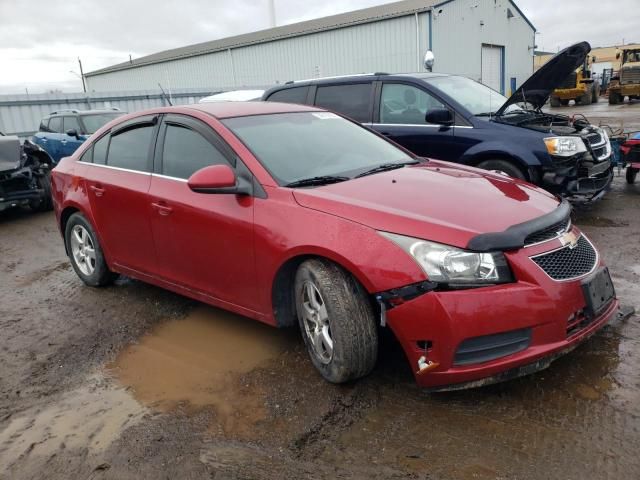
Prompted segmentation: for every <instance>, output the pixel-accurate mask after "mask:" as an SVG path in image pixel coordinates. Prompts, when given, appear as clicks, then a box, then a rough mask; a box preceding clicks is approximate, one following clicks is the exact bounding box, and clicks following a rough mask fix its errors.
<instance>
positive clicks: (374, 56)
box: [87, 13, 429, 91]
mask: <svg viewBox="0 0 640 480" xmlns="http://www.w3.org/2000/svg"><path fill="white" fill-rule="evenodd" d="M427 19H428V14H426V13H421V14H418V15H417V16H416V15H407V16H403V17H398V18H392V19H387V20H381V21H377V22H372V23H367V24H362V25H355V26H350V27H345V28H341V29H337V30H330V31H323V32H318V33H312V34H307V35H303V36H299V37H293V38H286V39H282V40H276V41H271V42H266V43H261V44H256V45H251V46H246V47H239V48H236V49H230V50H225V51H222V52H216V53H210V54H206V55H200V56H197V57H189V58H185V59H180V60H172V61H168V62H163V63H158V64H154V65H146V66H142V67H135V68H131V69H129V70H122V71H117V72H110V73H105V74H100V75H95V76H89V77H87V85H88V88H89V90H97V91H118V90H125V89H149V88H156V87H157V84H158V82H159V83H161V84H162V86H163V87H164V88H165V89H166V88H168V87H180V88H211V89H229V88H242V87H259V86H269V85H273V84H275V83H283V82H286V81H288V80H297V79H304V78H315V77H320V76H332V75H345V74H352V73H364V72H376V71H387V72H415V71H418V70H422V66H421V63H422V62H421V59H422V57H423V55H424V52H425V51H426V49H427V43H428V37H429V32H428V20H427ZM416 20H417V22H416ZM416 27H418V30H416Z"/></svg>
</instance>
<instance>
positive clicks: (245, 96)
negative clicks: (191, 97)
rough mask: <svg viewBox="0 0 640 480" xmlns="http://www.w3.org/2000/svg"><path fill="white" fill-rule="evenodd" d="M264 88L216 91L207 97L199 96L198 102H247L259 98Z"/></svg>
mask: <svg viewBox="0 0 640 480" xmlns="http://www.w3.org/2000/svg"><path fill="white" fill-rule="evenodd" d="M263 94H264V90H231V91H229V92H221V93H216V94H214V95H210V96H208V97H204V98H201V99H200V100H199V101H198V103H208V102H247V101H251V100H255V99H258V100H259V99H260V97H262V95H263Z"/></svg>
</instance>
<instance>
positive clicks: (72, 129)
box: [67, 128, 80, 138]
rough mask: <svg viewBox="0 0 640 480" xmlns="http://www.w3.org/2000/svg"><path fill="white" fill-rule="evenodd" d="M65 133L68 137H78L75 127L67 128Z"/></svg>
mask: <svg viewBox="0 0 640 480" xmlns="http://www.w3.org/2000/svg"><path fill="white" fill-rule="evenodd" d="M67 135H69V136H70V137H75V138H80V135H78V131H77V130H76V129H75V128H71V129H69V130H67Z"/></svg>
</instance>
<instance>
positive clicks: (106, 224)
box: [85, 116, 157, 274]
mask: <svg viewBox="0 0 640 480" xmlns="http://www.w3.org/2000/svg"><path fill="white" fill-rule="evenodd" d="M156 123H157V121H156V117H153V116H149V117H139V118H136V119H135V121H132V122H125V123H123V124H121V125H118V127H117V130H115V131H113V132H111V134H107V135H105V136H103V137H102V138H101V139H99V140H98V141H97V142H95V143H94V144H93V147H92V148H93V158H92V162H91V163H87V167H86V174H85V185H86V188H87V193H88V195H89V199H90V202H91V211H92V213H93V216H94V217H95V224H96V226H97V229H98V234H99V236H100V239H101V240H102V242H103V244H104V245H103V247H104V248H105V250H106V251H107V254H108V255H109V258H110V260H111V262H112V263H115V264H117V265H120V266H123V267H126V268H130V269H133V270H135V271H137V272H141V273H145V274H149V273H151V272H152V271H153V269H154V268H155V265H156V263H157V262H156V256H155V249H154V246H153V235H152V234H151V225H150V222H149V216H150V214H151V207H150V205H149V203H150V202H149V197H148V195H149V187H150V185H151V156H152V151H153V147H154V143H155V142H154V140H155V137H156V131H157V125H156Z"/></svg>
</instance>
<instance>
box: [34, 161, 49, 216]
mask: <svg viewBox="0 0 640 480" xmlns="http://www.w3.org/2000/svg"><path fill="white" fill-rule="evenodd" d="M36 182H37V184H38V188H39V189H40V190H42V192H43V193H42V196H41V197H40V198H38V199H35V200H31V201H30V202H29V207H31V210H33V211H34V212H48V211H49V210H52V209H53V200H52V199H51V172H50V171H47V172H46V173H45V174H44V175H42V176H41V177H37V180H36Z"/></svg>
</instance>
